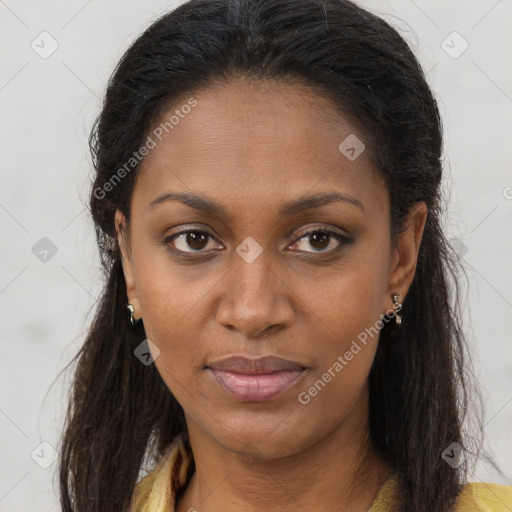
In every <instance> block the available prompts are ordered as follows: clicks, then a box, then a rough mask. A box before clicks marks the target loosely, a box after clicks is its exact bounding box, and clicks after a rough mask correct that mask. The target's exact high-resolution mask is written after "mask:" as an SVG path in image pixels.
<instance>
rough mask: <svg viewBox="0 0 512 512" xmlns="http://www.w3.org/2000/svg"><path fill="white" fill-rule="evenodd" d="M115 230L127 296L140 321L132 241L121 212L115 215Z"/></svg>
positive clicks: (117, 211) (136, 317)
mask: <svg viewBox="0 0 512 512" xmlns="http://www.w3.org/2000/svg"><path fill="white" fill-rule="evenodd" d="M114 223H115V228H116V233H117V242H118V244H119V249H120V251H121V262H122V265H123V273H124V280H125V283H126V294H127V295H128V297H127V299H128V302H129V303H130V304H131V305H132V306H133V307H134V308H135V315H134V317H135V319H136V320H138V319H139V318H141V316H142V312H141V308H140V303H139V299H138V298H137V287H136V285H135V274H134V269H133V261H132V256H131V246H130V239H129V236H128V233H127V223H126V218H125V216H124V215H123V213H122V212H121V210H119V209H118V210H116V213H115V220H114Z"/></svg>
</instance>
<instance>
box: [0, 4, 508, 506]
mask: <svg viewBox="0 0 512 512" xmlns="http://www.w3.org/2000/svg"><path fill="white" fill-rule="evenodd" d="M177 3H181V2H165V1H156V0H153V1H145V2H141V1H139V2H135V1H126V0H124V1H122V2H121V1H112V0H110V1H109V2H100V1H99V0H90V1H75V0H73V1H69V0H68V1H66V2H64V1H54V0H48V1H45V2H33V1H27V0H23V1H22V0H0V47H1V53H0V109H1V119H2V122H1V130H2V133H1V136H0V169H1V184H2V186H1V188H0V229H1V244H0V315H1V317H0V318H1V325H2V334H1V343H0V355H1V357H0V450H1V451H0V512H2V511H10V512H18V511H29V510H30V511H32V512H40V511H41V512H49V511H57V510H59V507H58V505H57V503H58V501H57V498H56V491H58V488H57V484H56V474H55V469H56V463H53V464H51V463H52V453H53V452H52V450H53V448H52V446H53V447H56V446H57V441H58V439H59V435H60V430H61V425H62V412H63V407H64V405H65V403H66V391H67V388H68V385H69V375H68V376H67V377H65V375H63V376H61V378H60V379H59V380H58V381H57V382H56V384H55V385H54V386H53V387H51V388H50V385H51V384H52V382H53V381H54V379H55V378H56V376H57V374H58V372H59V371H60V370H62V368H63V367H64V366H65V364H66V363H67V362H68V361H69V360H70V359H71V357H72V356H73V355H74V354H75V353H76V351H77V349H78V347H79V346H80V344H81V342H82V340H83V338H84V334H85V332H86V330H87V326H88V322H89V321H90V319H91V314H90V309H91V307H92V305H93V303H94V300H95V298H96V297H97V296H98V293H99V291H100V286H101V282H100V274H99V273H98V269H99V259H98V256H97V249H96V245H95V238H94V232H93V229H92V223H91V221H90V219H89V218H88V214H87V211H86V209H85V204H86V201H87V194H88V190H89V180H90V177H91V176H92V166H91V161H90V156H89V153H88V146H87V136H88V133H89V130H90V128H91V126H92V122H93V120H94V118H95V116H96V115H97V113H98V112H99V109H100V106H101V98H102V96H103V94H104V91H105V86H106V81H107V79H108V77H109V75H110V73H111V72H112V70H113V68H114V66H115V64H116V62H117V61H118V59H119V58H120V56H121V55H122V53H123V52H124V51H125V49H126V48H127V47H128V46H129V45H130V43H131V42H132V41H133V40H134V39H135V37H136V36H137V35H138V34H139V33H141V32H142V31H143V30H144V29H145V28H146V27H147V26H148V25H149V24H150V23H151V22H152V21H153V20H155V19H156V18H157V17H158V16H159V15H160V14H162V13H163V12H165V11H167V10H169V9H170V8H171V7H172V6H174V5H176V4H177ZM359 3H360V5H362V6H364V7H367V8H369V9H370V10H372V11H374V12H376V13H377V14H380V15H382V16H383V17H384V18H385V19H386V20H388V21H389V22H390V23H391V24H393V25H394V26H395V27H397V28H398V30H399V31H400V33H401V34H402V35H403V37H405V38H406V40H407V41H409V42H410V44H411V45H412V46H413V47H414V51H415V52H416V54H417V55H418V57H419V59H420V61H421V63H422V65H423V67H424V69H425V70H426V71H428V75H427V78H428V80H429V83H430V84H431V86H432V88H433V89H434V91H435V93H436V96H437V98H438V100H439V104H440V108H441V111H442V116H443V123H444V130H445V154H446V157H445V170H446V177H445V190H446V196H447V197H449V200H450V202H449V206H448V209H447V217H446V231H447V233H448V235H449V238H453V239H454V241H453V244H454V246H456V247H457V248H458V251H459V253H460V255H461V256H463V259H464V261H465V263H466V267H467V268H468V271H469V273H468V274H469V278H470V288H469V291H468V293H467V294H466V295H464V297H463V307H464V312H465V317H466V324H467V325H468V333H469V336H470V341H471V344H472V346H473V347H474V350H473V351H474V360H475V366H476V371H477V375H478V377H479V379H480V382H481V384H482V387H483V392H484V398H485V402H486V406H487V411H486V420H485V421H486V434H487V448H488V449H489V450H490V451H491V452H492V453H493V454H494V455H495V456H496V458H497V461H498V462H499V464H500V465H501V468H502V469H503V471H504V472H505V474H506V475H507V477H508V478H507V479H503V478H501V477H499V475H498V474H497V473H496V472H495V471H493V470H492V468H491V467H489V466H488V465H486V464H480V465H478V466H477V468H478V470H477V472H476V474H475V475H474V476H473V477H472V479H473V480H479V481H488V482H496V483H502V484H503V483H509V484H510V483H511V479H512V457H511V454H512V428H511V427H512V403H511V402H512V343H511V336H510V332H511V330H512V265H510V262H511V261H512V236H511V226H512V173H511V171H510V169H511V159H512V149H511V147H512V145H511V142H510V141H511V131H512V127H511V118H512V75H511V72H510V62H512V58H511V57H512V35H511V33H512V31H511V30H510V27H511V21H512V0H498V1H496V0H479V1H468V0H464V1H453V0H452V1H443V2H441V1H433V0H430V1H426V0H414V1H413V0H396V1H392V0H390V1H389V2H383V1H366V0H365V1H361V0H360V2H359ZM44 31H46V32H48V33H49V34H51V38H53V40H55V41H56V42H57V43H58V48H57V50H56V51H55V52H54V53H53V54H51V55H50V56H47V58H42V57H41V53H43V54H44V52H48V51H49V50H51V44H52V39H50V36H45V35H42V36H41V35H40V34H41V33H42V32H44ZM454 31H456V32H457V33H458V34H459V35H457V34H455V35H454V34H453V32H454ZM33 41H34V43H33V45H34V47H35V48H36V49H37V52H36V51H35V49H33V48H32V47H31V44H32V42H33ZM443 41H445V42H444V43H443ZM464 41H467V44H469V47H468V48H467V50H466V51H464V52H463V53H461V54H460V52H461V51H462V50H463V49H464V47H465V44H466V43H465V42H464ZM38 52H39V53H38ZM450 54H451V55H450ZM459 54H460V55H459ZM44 56H46V55H44ZM454 57H456V58H454ZM43 237H47V238H48V239H49V240H51V242H52V244H54V246H55V249H56V250H57V252H56V253H55V254H52V252H51V250H50V252H48V254H46V255H45V253H44V252H40V251H42V250H43V249H44V248H45V247H46V246H45V244H48V242H47V241H43V242H40V240H41V238H43ZM36 244H42V245H41V246H40V245H36ZM34 246H35V247H36V249H34V250H33V248H34ZM34 252H35V254H34ZM41 258H46V261H41ZM43 442H44V443H48V444H43V445H41V443H43ZM32 454H33V455H32ZM36 461H37V462H36ZM48 465H49V466H48ZM41 466H48V467H47V468H46V469H45V468H44V467H41Z"/></svg>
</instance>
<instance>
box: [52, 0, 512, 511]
mask: <svg viewBox="0 0 512 512" xmlns="http://www.w3.org/2000/svg"><path fill="white" fill-rule="evenodd" d="M441 147H442V134H441V126H440V118H439V113H438V109H437V106H436V102H435V99H434V98H433V95H432V93H431V91H430V89H429V87H428V86H427V84H426V82H425V77H424V74H423V72H422V70H421V68H420V66H419V64H418V62H417V60H416V59H415V57H414V56H413V54H412V52H411V51H410V49H409V48H408V46H407V44H406V43H405V42H404V40H403V39H402V38H401V37H400V36H399V35H398V34H397V32H396V31H395V30H394V29H393V28H391V27H390V26H389V25H387V24H386V23H385V22H384V21H383V20H381V19H379V18H377V17H376V16H374V15H372V14H370V13H368V12H366V11H365V10H363V9H361V8H359V7H358V6H356V5H355V4H353V3H351V2H349V1H347V0H323V1H320V0H294V2H289V1H286V0H192V1H189V2H187V3H185V4H183V5H181V6H180V7H178V8H177V9H175V10H174V11H173V12H170V13H168V14H166V15H165V16H163V17H162V18H161V19H159V20H158V21H157V22H155V23H154V24H153V25H152V26H150V27H149V28H148V29H147V30H146V31H145V32H144V33H143V34H142V35H141V36H140V37H139V38H138V39H137V40H136V41H135V43H134V44H133V45H132V46H131V48H129V49H128V51H127V52H126V53H125V55H124V56H123V58H122V59H121V62H120V63H119V65H118V67H117V69H116V70H115V72H114V74H113V76H112V78H111V80H110V82H109V86H108V90H107V94H106V99H105V103H104V106H103V110H102V112H101V115H100V117H99V119H98V122H97V124H96V125H95V127H94V130H93V133H92V136H91V149H92V153H93V156H94V164H95V170H96V176H95V181H94V184H93V187H92V192H91V202H90V206H91V212H92V216H93V219H94V222H95V226H96V231H97V237H98V243H99V247H100V251H101V255H102V262H103V264H104V267H105V271H106V277H107V283H106V287H105V290H104V293H103V296H102V299H101V303H100V305H99V308H98V311H97V314H96V317H95V320H94V322H93V324H92V326H91V329H90V332H89V334H88V336H87V339H86V341H85V343H84V346H83V347H82V349H81V351H80V353H79V354H78V356H77V357H78V366H77V370H76V375H75V381H74V387H73V395H72V399H71V402H70V407H69V412H68V420H67V424H66V429H65V432H64V435H63V438H62V447H61V451H60V453H61V458H60V485H61V493H62V498H61V503H62V508H63V511H64V512H69V511H72V510H73V511H77V512H78V511H79V512H85V511H97V510H98V511H99V510H101V511H102V512H108V511H116V512H118V511H119V510H130V511H135V512H140V511H152V512H154V511H158V512H160V511H177V512H185V511H191V510H199V511H205V512H207V511H217V510H223V511H238V510H244V511H263V510H269V509H280V510H307V511H324V510H344V511H345V510H350V511H353V512H364V511H368V510H370V511H372V512H377V511H381V510H386V511H390V510H397V511H401V512H405V511H408V512H410V511H415V512H432V511H439V512H445V511H446V512H448V511H453V510H455V511H476V510H507V511H508V510H510V508H511V507H512V487H505V486H499V485H495V484H483V483H480V484H477V483H472V484H469V483H467V474H468V467H469V465H470V463H471V462H472V458H474V457H475V456H478V453H479V450H478V448H479V446H480V444H478V443H477V442H476V441H475V439H476V438H477V437H478V435H479V434H481V429H482V427H481V425H482V422H481V419H479V421H480V423H479V425H480V431H478V432H477V435H476V437H472V436H470V435H469V433H468V432H466V429H465V428H463V420H464V418H465V416H466V414H468V413H469V412H471V409H472V407H471V406H470V403H471V402H470V400H471V396H470V393H469V391H470V387H471V381H470V380H468V376H467V373H468V368H469V366H468V362H467V356H466V353H465V351H466V341H465V338H464V334H463V330H462V325H461V320H460V311H459V309H458V304H457V301H456V300H455V305H452V300H453V299H454V298H455V299H457V294H456V293H457V290H458V288H457V283H458V281H457V280H458V264H459V263H458V261H457V257H456V255H455V254H454V253H453V252H452V250H451V249H450V247H449V245H448V244H447V241H446V238H445V236H444V234H443V232H442V229H441V212H442V206H443V205H442V204H441V198H440V194H441V192H440V183H441V177H442V168H441V161H440V158H441ZM476 413H478V411H476ZM475 443H476V446H477V449H476V450H475V448H474V446H473V445H475ZM155 465H156V467H153V466H155ZM146 466H147V467H148V468H149V474H148V475H144V474H143V472H142V470H143V469H144V468H145V467H146ZM140 476H144V478H143V479H142V480H141V479H140V478H139V477H140Z"/></svg>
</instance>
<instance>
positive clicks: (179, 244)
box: [164, 229, 222, 253]
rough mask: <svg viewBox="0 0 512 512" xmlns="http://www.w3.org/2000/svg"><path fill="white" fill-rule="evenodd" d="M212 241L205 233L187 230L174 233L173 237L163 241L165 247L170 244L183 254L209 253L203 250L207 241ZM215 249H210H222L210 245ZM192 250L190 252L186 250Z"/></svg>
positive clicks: (197, 230) (217, 245)
mask: <svg viewBox="0 0 512 512" xmlns="http://www.w3.org/2000/svg"><path fill="white" fill-rule="evenodd" d="M209 239H211V240H213V237H212V235H210V233H208V232H207V231H203V230H199V229H189V230H187V231H180V232H179V233H175V234H174V235H172V236H170V237H167V238H166V239H165V240H164V243H165V244H166V245H168V244H172V245H173V246H174V247H175V248H176V249H177V250H178V252H185V253H194V252H201V253H202V252H209V251H208V250H204V249H205V247H206V246H207V245H208V243H207V242H208V240H209ZM212 245H214V246H215V247H212V248H222V246H221V245H219V244H212ZM188 249H192V250H188Z"/></svg>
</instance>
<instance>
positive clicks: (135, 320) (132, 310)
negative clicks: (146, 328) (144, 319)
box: [126, 303, 140, 327]
mask: <svg viewBox="0 0 512 512" xmlns="http://www.w3.org/2000/svg"><path fill="white" fill-rule="evenodd" d="M126 309H128V312H129V314H130V324H131V325H132V327H133V326H134V325H135V324H136V323H138V322H140V318H135V308H134V307H133V305H132V304H130V303H128V305H127V306H126Z"/></svg>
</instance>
